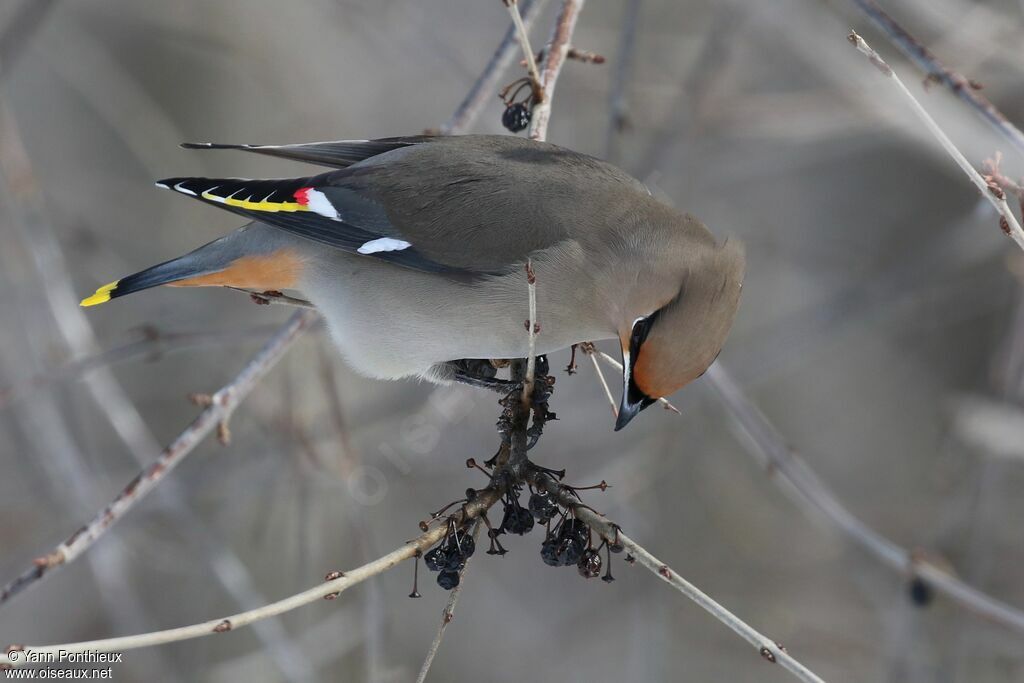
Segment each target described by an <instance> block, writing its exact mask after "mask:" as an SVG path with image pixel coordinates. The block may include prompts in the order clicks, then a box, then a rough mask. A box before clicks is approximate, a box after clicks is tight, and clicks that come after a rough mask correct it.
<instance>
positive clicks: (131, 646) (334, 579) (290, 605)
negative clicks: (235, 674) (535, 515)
mask: <svg viewBox="0 0 1024 683" xmlns="http://www.w3.org/2000/svg"><path fill="white" fill-rule="evenodd" d="M297 315H298V316H306V315H308V314H306V313H299V314H297ZM502 491H503V489H501V488H499V487H497V486H492V487H488V488H486V489H483V490H481V491H479V492H478V494H477V496H476V497H475V498H474V500H473V502H471V503H467V504H466V505H465V506H464V507H463V509H462V510H460V511H459V512H457V513H456V514H455V516H454V518H455V520H456V522H455V523H456V524H464V523H465V522H467V521H469V520H472V519H476V518H477V517H479V516H480V515H481V514H483V513H484V512H486V511H487V510H488V509H489V508H490V507H491V506H492V505H494V504H495V503H496V502H498V500H500V498H501V495H502ZM447 533H448V527H447V526H446V525H443V524H442V525H437V526H434V527H433V528H432V529H429V530H428V531H426V532H424V533H422V534H421V535H419V536H417V537H416V538H415V539H413V540H412V541H409V542H408V543H406V544H405V545H403V546H402V547H400V548H397V549H395V550H392V551H391V552H390V553H388V554H387V555H384V556H383V557H380V558H378V559H376V560H374V561H373V562H368V563H367V564H364V565H362V566H361V567H357V568H355V569H352V570H349V571H347V572H332V573H331V574H329V575H328V576H329V577H330V578H329V579H328V580H327V581H325V582H324V583H321V584H319V585H317V586H314V587H312V588H309V589H308V590H305V591H303V592H302V593H298V594H296V595H292V596H290V597H288V598H285V599H283V600H278V601H277V602H273V603H270V604H268V605H264V606H263V607H259V608H257V609H253V610H248V611H245V612H240V613H238V614H232V615H230V616H227V617H223V618H218V619H211V620H209V621H204V622H202V623H199V624H193V625H191V626H182V627H180V628H172V629H168V630H166V631H155V632H153V633H142V634H138V635H132V636H122V637H120V638H106V639H104V640H92V641H87V642H81V643H67V644H63V645H45V646H36V645H25V646H20V645H19V646H17V647H19V648H22V649H24V650H26V651H32V652H34V653H38V654H45V653H51V652H53V653H56V652H60V651H63V652H124V651H126V650H137V649H139V648H143V647H150V646H152V645H163V644H165V643H175V642H179V641H182V640H192V639H193V638H203V637H206V636H212V635H215V634H219V633H226V632H228V631H233V630H235V629H238V628H241V627H242V626H248V625H250V624H253V623H256V622H258V621H261V620H263V619H267V618H269V617H273V616H276V615H279V614H284V613H285V612H290V611H292V610H294V609H297V608H299V607H302V606H304V605H309V604H312V603H314V602H317V601H319V600H323V599H331V600H332V599H334V598H336V597H337V596H338V595H339V594H340V593H342V592H344V591H346V590H348V589H349V588H351V587H352V586H355V585H357V584H360V583H362V582H363V581H365V580H367V579H369V578H372V577H374V576H377V575H378V574H382V573H383V572H386V571H387V570H389V569H391V568H392V567H394V566H396V565H397V564H399V563H400V562H402V561H404V560H408V559H411V558H412V557H415V555H416V553H422V552H423V551H425V550H427V549H428V548H430V546H432V545H434V544H436V543H437V542H439V541H440V540H441V539H442V538H444V536H445V534H447ZM23 663H24V662H23V661H17V655H15V659H12V658H11V656H10V653H9V650H8V654H4V655H0V666H3V665H7V666H17V665H19V664H23Z"/></svg>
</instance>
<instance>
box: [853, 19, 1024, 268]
mask: <svg viewBox="0 0 1024 683" xmlns="http://www.w3.org/2000/svg"><path fill="white" fill-rule="evenodd" d="M848 39H849V41H850V42H851V43H852V44H853V46H854V47H856V48H857V49H858V50H859V51H860V52H861V53H862V54H864V55H865V56H866V57H867V58H868V60H869V61H870V62H871V64H872V65H874V66H875V68H877V69H878V71H879V72H880V73H881V74H882V75H883V76H886V77H887V78H888V79H889V80H890V81H891V82H892V83H893V84H894V85H895V86H896V88H897V89H898V90H899V91H900V92H902V93H903V94H904V95H906V97H907V99H908V100H910V104H911V107H912V108H913V110H914V113H915V114H917V116H918V117H919V118H920V119H921V122H922V123H924V125H925V128H927V129H928V131H929V132H930V133H931V134H932V135H934V136H935V139H937V140H938V141H939V144H941V145H942V147H943V149H945V150H946V152H947V153H948V154H949V155H950V156H951V157H953V160H954V161H955V162H956V163H957V165H958V166H960V168H961V169H962V170H963V172H964V173H966V174H967V177H968V178H970V179H971V182H972V183H974V184H975V186H976V187H977V188H978V191H979V192H981V195H982V196H983V197H985V198H986V199H988V201H989V202H990V203H991V204H992V206H994V207H995V209H996V211H998V212H999V215H1000V216H1001V218H1000V221H999V224H1000V227H1001V228H1002V230H1003V232H1005V233H1006V234H1007V235H1008V236H1009V237H1011V238H1012V239H1013V241H1014V242H1016V243H1017V246H1018V247H1020V248H1021V249H1024V229H1022V228H1021V226H1020V223H1019V222H1017V217H1016V216H1014V214H1013V211H1011V210H1010V205H1009V204H1007V203H1006V194H1005V193H1004V192H1003V190H1002V189H1000V188H999V186H998V185H991V184H989V183H987V182H986V181H985V179H984V178H982V177H981V174H980V173H978V171H977V169H975V168H974V166H972V165H971V162H969V161H968V160H967V158H966V157H965V156H964V155H963V154H962V153H961V152H960V150H959V149H957V147H956V145H954V144H953V141H952V140H950V139H949V136H947V135H946V134H945V133H944V132H943V130H942V129H941V128H940V127H939V124H937V123H936V122H935V119H933V118H932V117H931V115H930V114H929V113H928V112H927V110H925V108H924V107H923V106H922V105H921V103H920V102H918V101H917V98H916V97H914V95H913V94H912V93H911V92H910V90H908V89H907V86H906V85H904V84H903V81H901V80H900V78H899V76H897V75H896V72H895V71H893V70H892V67H890V66H889V65H888V64H886V62H885V60H884V59H882V57H881V56H880V55H879V54H878V53H877V52H875V51H874V50H873V49H872V48H871V46H870V45H868V44H867V42H866V41H865V40H864V39H863V38H861V37H860V36H859V35H857V34H856V33H855V32H851V33H850V35H849V36H848Z"/></svg>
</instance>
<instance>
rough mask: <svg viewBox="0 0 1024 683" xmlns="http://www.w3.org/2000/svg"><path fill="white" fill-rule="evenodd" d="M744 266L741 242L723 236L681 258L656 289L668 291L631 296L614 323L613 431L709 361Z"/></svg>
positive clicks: (718, 346)
mask: <svg viewBox="0 0 1024 683" xmlns="http://www.w3.org/2000/svg"><path fill="white" fill-rule="evenodd" d="M744 266H745V259H744V252H743V247H742V245H741V244H740V243H738V242H735V241H726V242H725V243H724V244H723V245H722V246H720V247H713V248H705V249H701V250H700V253H699V254H697V255H696V256H692V255H691V257H690V258H687V263H686V267H685V268H684V269H683V271H682V276H681V278H678V277H677V278H676V279H675V280H673V281H672V283H671V285H670V286H669V287H667V288H666V289H665V290H663V291H662V292H661V295H662V296H663V297H664V295H665V291H667V292H668V293H669V298H668V299H667V300H660V301H651V300H650V299H647V300H645V298H644V297H636V298H635V299H634V304H633V306H632V309H633V310H630V311H628V315H626V316H625V317H624V319H623V321H622V322H621V323H620V326H619V341H620V343H621V346H622V401H621V403H620V404H619V415H618V419H617V420H616V422H615V431H618V430H620V429H622V428H623V427H625V426H626V425H627V424H628V423H629V421H630V420H632V419H633V418H634V417H636V415H637V414H638V413H639V412H640V411H641V410H643V409H644V408H646V407H647V406H649V405H651V404H652V403H654V402H656V401H657V400H658V399H659V398H662V397H665V396H669V395H670V394H672V393H674V392H676V391H678V390H679V389H681V388H682V387H684V386H686V385H687V384H689V383H690V382H692V381H693V380H695V379H697V378H698V377H700V376H701V375H703V374H704V371H705V370H707V369H708V366H710V365H711V364H712V363H713V362H714V361H715V358H717V357H718V354H719V352H720V351H721V350H722V346H723V345H724V344H725V338H726V336H727V335H728V334H729V329H730V328H731V327H732V321H733V318H734V317H735V315H736V309H737V307H738V306H739V299H740V289H741V287H742V284H743V272H744ZM662 277H663V278H664V276H662Z"/></svg>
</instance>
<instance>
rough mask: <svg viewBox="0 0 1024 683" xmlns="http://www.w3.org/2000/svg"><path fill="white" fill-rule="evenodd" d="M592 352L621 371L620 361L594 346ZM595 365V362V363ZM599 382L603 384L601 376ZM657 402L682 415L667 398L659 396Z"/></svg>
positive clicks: (606, 388) (606, 387)
mask: <svg viewBox="0 0 1024 683" xmlns="http://www.w3.org/2000/svg"><path fill="white" fill-rule="evenodd" d="M591 348H593V347H591ZM593 353H596V354H597V355H598V356H600V358H601V360H603V361H604V362H605V363H607V364H608V365H610V366H612V367H613V368H615V369H616V370H618V371H619V372H622V363H620V362H619V361H617V360H615V359H614V358H612V357H611V356H609V355H608V354H607V353H605V352H604V351H598V350H597V349H596V348H594V349H593ZM595 366H596V364H595ZM600 372H601V371H600V370H598V374H600ZM601 383H602V384H605V382H604V377H603V376H602V377H601ZM605 391H606V392H607V391H608V385H607V384H605ZM608 393H610V392H608ZM658 403H660V404H661V405H662V406H664V407H665V410H671V411H672V412H673V413H675V414H676V415H682V412H681V411H680V410H679V408H676V407H675V406H674V405H672V402H671V401H669V400H668V399H667V398H665V397H661V398H659V399H658Z"/></svg>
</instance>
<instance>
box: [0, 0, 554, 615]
mask: <svg viewBox="0 0 1024 683" xmlns="http://www.w3.org/2000/svg"><path fill="white" fill-rule="evenodd" d="M542 2H543V0H536V1H535V2H534V3H531V6H530V8H529V9H528V10H527V12H528V13H529V14H528V17H529V20H532V17H533V15H532V12H533V11H534V9H535V8H537V6H538V5H540V4H542ZM524 21H527V20H524ZM500 52H501V50H500V49H499V53H500ZM498 57H499V55H498V54H496V55H495V59H492V60H491V63H490V64H488V66H487V68H486V69H485V71H484V74H483V75H482V76H481V78H480V79H478V80H477V84H476V85H475V86H474V88H480V87H483V86H482V85H481V83H483V82H485V79H484V76H487V75H488V74H489V73H492V72H494V71H495V70H496V69H497V67H496V65H495V62H501V61H504V60H500V59H497V58H498ZM510 58H511V57H509V59H510ZM464 104H465V103H464ZM479 113H480V109H479V108H475V107H474V108H468V109H465V110H463V109H462V107H460V110H459V111H457V112H456V116H453V118H452V121H450V122H449V123H450V125H449V126H448V127H449V131H448V132H450V133H453V134H454V133H459V132H462V131H463V130H464V129H465V128H468V127H469V126H470V125H472V123H473V122H474V121H475V120H476V118H477V116H478V115H479ZM318 319H319V316H318V315H317V314H316V313H314V312H313V311H299V312H297V313H296V314H295V315H293V316H292V317H291V318H290V319H289V320H288V322H287V323H285V324H284V326H282V327H281V329H280V330H279V331H278V332H277V333H276V334H275V335H274V336H273V337H272V338H271V339H270V340H269V341H268V342H267V344H266V345H265V346H264V347H263V349H262V350H261V351H260V352H259V353H258V354H257V355H256V356H255V357H254V358H253V359H252V360H251V361H250V362H249V364H248V365H247V366H246V368H245V369H244V370H243V371H242V373H241V374H239V375H238V377H236V378H235V380H233V382H232V383H231V384H229V385H227V386H225V387H224V388H222V389H221V390H220V391H218V392H217V393H216V394H214V395H213V397H212V398H214V399H217V400H213V401H211V403H210V405H209V406H207V408H206V410H204V411H203V412H202V413H200V415H199V417H197V418H196V420H195V421H193V422H192V424H191V425H189V427H187V428H186V429H185V431H184V432H182V434H181V435H179V437H178V439H176V440H175V441H174V442H173V443H172V444H171V445H170V446H168V447H167V449H165V450H164V451H163V453H161V455H160V457H159V458H158V460H157V462H156V463H155V464H154V465H152V466H151V467H149V468H148V469H146V470H144V471H143V472H142V473H140V474H139V475H138V476H137V477H136V478H135V479H134V480H132V482H130V483H129V484H128V486H126V487H125V489H124V490H122V492H121V494H120V495H119V496H118V497H117V498H116V499H115V500H114V502H113V503H111V504H110V505H108V506H107V508H105V509H104V510H103V511H102V512H100V514H98V515H97V516H96V517H95V518H94V519H93V520H92V521H91V522H90V523H89V524H87V525H86V526H84V527H82V528H81V529H79V530H78V531H76V532H75V533H74V534H72V535H71V537H69V538H68V539H67V540H66V541H64V542H63V543H61V544H60V545H58V546H57V547H56V548H54V549H53V550H52V551H50V552H49V553H47V554H46V555H44V556H42V557H39V558H37V559H36V560H35V561H34V562H33V565H32V567H30V568H28V569H26V570H25V571H24V572H22V573H21V575H19V576H18V577H16V578H15V579H13V580H11V581H10V582H8V583H7V584H6V585H4V586H3V588H2V589H0V605H3V604H4V603H5V602H7V601H8V600H10V599H11V598H12V597H13V596H14V595H16V594H17V593H20V592H21V591H23V590H24V589H25V588H27V587H28V586H30V585H33V584H35V583H37V582H38V581H40V580H41V579H42V578H43V577H44V576H48V575H50V574H52V573H53V572H52V570H53V569H54V568H56V567H59V566H61V565H62V564H67V563H68V562H71V561H73V560H74V559H75V558H77V557H78V556H79V555H81V554H82V553H83V552H85V550H87V549H88V548H89V547H91V546H92V544H94V543H95V542H96V541H97V540H98V539H99V538H100V537H102V535H103V534H104V533H106V530H107V529H108V528H109V527H110V526H111V525H112V524H113V523H114V522H115V521H116V520H117V519H120V517H122V516H123V515H124V514H125V513H126V512H127V511H128V510H129V509H131V508H132V507H134V505H135V503H137V502H138V500H139V499H140V498H142V497H143V496H144V495H145V494H146V493H148V492H149V491H150V490H152V488H153V487H155V486H156V485H157V484H158V483H159V482H160V481H161V480H162V479H163V475H165V474H166V471H165V470H169V469H171V467H174V466H176V465H178V464H179V463H180V462H181V460H182V459H184V457H185V456H187V455H188V454H189V453H190V452H191V451H192V450H193V449H194V448H195V446H196V445H198V443H199V442H200V441H202V439H203V438H205V437H206V436H207V435H208V434H209V433H210V432H211V431H213V430H214V429H218V430H219V429H220V428H221V425H223V424H224V420H225V418H226V417H227V416H228V415H229V413H230V410H228V411H224V410H223V409H222V407H221V406H220V405H218V400H220V399H219V397H221V396H225V395H223V394H222V393H221V392H223V391H225V389H229V388H230V387H232V386H233V387H234V391H233V392H229V395H227V396H225V398H228V399H229V401H230V403H231V407H232V408H233V407H234V405H237V403H238V402H239V401H240V400H241V399H242V398H244V396H245V394H247V393H248V392H249V391H251V390H252V388H253V386H254V385H255V383H256V382H257V381H258V380H259V379H260V378H261V377H262V376H263V375H264V374H265V373H266V372H267V371H269V370H270V368H271V367H272V366H273V365H274V364H275V363H276V362H277V361H278V360H279V359H280V358H281V356H282V355H284V353H285V352H286V351H287V350H288V349H289V348H290V347H291V345H292V344H293V343H294V342H295V340H296V339H297V338H298V336H299V335H300V334H301V333H302V332H303V331H305V330H306V329H308V328H309V327H311V326H312V325H313V323H314V322H316V321H317V320H318ZM243 379H244V380H245V381H244V382H243V381H242V380H243ZM243 387H244V390H243ZM167 462H170V463H171V465H170V467H168V466H167Z"/></svg>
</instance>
